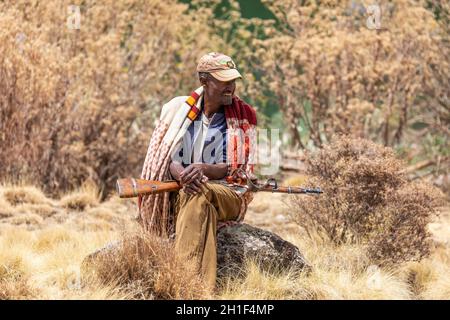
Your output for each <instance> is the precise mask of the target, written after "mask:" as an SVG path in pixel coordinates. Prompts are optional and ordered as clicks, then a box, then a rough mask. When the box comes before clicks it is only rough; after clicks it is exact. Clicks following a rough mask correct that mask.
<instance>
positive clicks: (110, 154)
mask: <svg viewBox="0 0 450 320" xmlns="http://www.w3.org/2000/svg"><path fill="white" fill-rule="evenodd" d="M72 4H79V5H80V12H81V25H80V29H79V30H71V29H69V28H68V27H67V19H68V17H69V15H68V6H69V5H72ZM186 9H187V6H186V5H183V4H180V3H178V2H177V1H175V0H170V1H161V0H150V1H139V0H131V1H111V0H101V1H93V0H88V1H82V2H81V1H68V0H64V1H59V0H50V1H31V2H30V1H28V0H17V1H16V0H14V1H10V0H7V1H2V2H0V42H1V43H2V45H1V47H0V57H1V59H0V132H1V134H0V149H1V150H2V152H1V153H0V177H2V178H6V177H8V178H9V179H10V180H11V181H12V182H16V181H20V180H23V179H27V180H28V181H33V182H34V183H36V184H39V185H40V186H42V187H44V188H45V191H46V192H52V193H60V192H61V191H62V192H64V191H66V190H68V189H72V188H74V187H77V186H79V185H80V184H81V183H82V182H83V181H85V180H86V179H88V178H90V179H92V180H94V181H95V182H97V183H99V184H100V185H101V187H102V191H103V195H105V194H106V192H107V190H109V189H110V188H111V187H113V185H114V182H115V179H116V178H117V177H119V176H124V175H132V174H135V175H137V174H138V173H139V171H140V167H141V163H142V161H143V158H144V156H145V150H146V147H147V141H148V139H149V137H150V134H151V130H152V128H153V122H154V120H155V119H156V118H157V116H158V115H159V108H160V107H161V106H162V104H163V103H164V102H167V101H168V100H169V99H170V98H171V97H172V96H173V95H176V94H188V93H189V92H190V91H191V90H192V89H193V88H194V87H195V86H196V82H197V79H196V77H195V62H196V60H197V59H198V58H199V57H200V56H201V55H202V54H203V53H205V52H208V51H211V49H212V48H214V47H215V43H216V41H217V39H216V38H214V37H210V36H209V35H208V27H207V26H206V23H205V21H206V19H207V16H206V15H201V16H190V15H191V14H192V15H193V14H194V13H191V12H188V11H187V10H186ZM202 19H203V20H202ZM183 21H184V22H188V23H189V28H185V25H186V24H185V23H183Z"/></svg>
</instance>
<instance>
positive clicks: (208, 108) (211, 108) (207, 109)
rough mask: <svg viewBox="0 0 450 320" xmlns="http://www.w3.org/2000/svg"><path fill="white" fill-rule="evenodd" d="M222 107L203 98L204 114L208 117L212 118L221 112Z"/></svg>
mask: <svg viewBox="0 0 450 320" xmlns="http://www.w3.org/2000/svg"><path fill="white" fill-rule="evenodd" d="M221 107H222V105H221V104H220V103H219V102H214V101H211V100H208V99H207V98H206V97H203V113H204V114H205V116H206V117H208V118H211V117H212V116H213V115H214V114H215V113H217V112H219V111H220V109H221Z"/></svg>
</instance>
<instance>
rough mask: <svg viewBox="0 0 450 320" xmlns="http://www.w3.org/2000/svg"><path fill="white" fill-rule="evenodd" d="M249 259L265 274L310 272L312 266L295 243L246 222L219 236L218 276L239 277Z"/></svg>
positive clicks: (225, 229)
mask: <svg viewBox="0 0 450 320" xmlns="http://www.w3.org/2000/svg"><path fill="white" fill-rule="evenodd" d="M246 259H251V260H254V261H256V262H258V265H259V266H260V268H261V269H263V270H266V271H272V272H277V271H286V270H290V271H293V272H299V271H309V270H310V269H311V266H310V265H309V263H308V262H307V261H306V259H305V257H304V256H303V255H302V254H301V252H300V250H299V249H298V248H297V247H296V246H294V245H293V244H292V243H290V242H288V241H286V240H283V239H282V238H281V237H279V236H278V235H276V234H274V233H272V232H269V231H266V230H262V229H260V228H256V227H253V226H251V225H248V224H246V223H242V224H236V225H231V226H228V227H224V228H222V229H220V230H219V232H218V234H217V272H218V277H219V278H220V277H222V276H231V275H237V274H239V271H240V270H242V265H243V263H244V261H245V260H246Z"/></svg>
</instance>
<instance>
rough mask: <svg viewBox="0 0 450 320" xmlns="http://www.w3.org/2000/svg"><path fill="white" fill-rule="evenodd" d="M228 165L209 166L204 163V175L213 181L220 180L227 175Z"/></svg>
mask: <svg viewBox="0 0 450 320" xmlns="http://www.w3.org/2000/svg"><path fill="white" fill-rule="evenodd" d="M227 171H228V167H227V164H226V163H217V164H209V163H203V174H204V175H205V176H207V177H208V179H211V180H219V179H222V178H223V177H225V176H226V175H227Z"/></svg>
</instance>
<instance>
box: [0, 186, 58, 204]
mask: <svg viewBox="0 0 450 320" xmlns="http://www.w3.org/2000/svg"><path fill="white" fill-rule="evenodd" d="M1 196H2V197H3V198H4V199H5V200H6V201H7V202H8V203H10V204H11V205H12V206H17V205H19V204H24V203H28V204H47V205H48V204H50V203H51V201H50V199H48V198H47V197H46V196H45V194H44V193H43V192H42V191H41V190H39V189H38V188H36V187H34V186H20V185H9V186H2V188H1Z"/></svg>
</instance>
